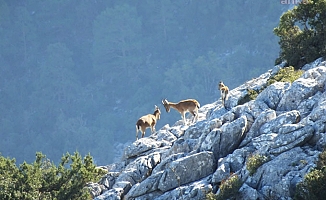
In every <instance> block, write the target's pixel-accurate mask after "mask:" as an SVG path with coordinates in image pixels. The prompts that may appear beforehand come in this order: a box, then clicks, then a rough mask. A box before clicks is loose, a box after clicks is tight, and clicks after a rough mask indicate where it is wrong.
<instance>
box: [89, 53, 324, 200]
mask: <svg viewBox="0 0 326 200" xmlns="http://www.w3.org/2000/svg"><path fill="white" fill-rule="evenodd" d="M282 67H283V65H277V66H275V67H274V68H273V69H272V70H269V71H268V72H266V73H264V74H262V75H261V76H260V77H258V78H256V79H253V80H250V81H248V82H246V83H244V84H243V85H241V86H239V87H237V88H235V89H233V90H231V91H230V97H229V99H228V101H227V107H229V108H230V109H229V110H227V109H225V108H223V106H222V104H221V101H220V100H218V101H217V102H214V103H212V104H207V105H204V106H202V107H201V108H200V110H199V120H198V122H197V123H195V124H192V125H190V126H185V125H183V124H182V121H181V120H180V121H178V122H176V123H175V124H174V125H173V126H171V127H170V126H169V125H165V126H164V127H162V128H161V129H160V130H158V131H157V132H156V133H154V134H152V135H151V136H149V137H146V138H142V139H139V140H138V141H135V142H133V143H132V144H130V145H129V146H127V147H126V148H125V149H124V154H123V157H122V159H121V161H120V162H116V163H114V164H111V165H109V166H106V167H105V168H106V169H108V173H107V174H106V175H105V176H104V177H103V178H102V180H100V181H99V182H98V183H90V184H89V188H90V189H91V191H92V195H93V197H94V199H97V200H100V199H110V200H111V199H112V200H115V199H135V200H150V199H158V200H167V199H198V200H199V199H205V197H206V194H207V193H209V192H214V193H216V192H219V191H218V189H219V188H218V186H219V185H220V183H221V182H222V181H223V180H225V179H227V178H228V177H229V176H230V174H237V175H238V177H239V178H240V179H241V181H242V182H243V184H242V187H241V188H240V190H239V195H238V196H237V199H292V197H293V195H294V192H295V186H296V184H297V183H299V182H301V181H302V180H303V177H304V175H305V174H307V173H308V172H309V171H310V170H311V169H312V168H313V167H315V163H316V161H317V159H318V155H319V153H320V152H321V151H322V149H323V147H324V146H325V145H326V133H325V131H326V128H325V126H326V123H325V122H326V92H325V84H326V62H325V61H324V62H323V60H322V59H321V58H320V59H317V60H316V61H315V62H313V63H311V64H307V65H305V66H304V67H303V70H304V73H303V75H302V76H301V77H300V78H299V79H297V80H296V81H294V82H293V83H292V84H291V83H289V82H276V83H274V84H272V85H270V86H268V87H266V85H267V81H268V79H269V78H270V77H271V76H273V75H275V74H276V73H277V72H278V71H279V70H280V69H281V68H282ZM265 87H266V88H265ZM262 88H264V90H263V91H262V92H261V93H260V94H259V95H258V96H257V98H256V99H255V100H251V101H249V102H247V103H244V104H243V105H238V102H239V101H240V100H241V99H243V98H244V97H245V96H246V94H247V91H248V89H254V90H259V89H262ZM253 154H258V155H263V156H266V158H268V160H267V161H266V162H265V163H264V164H263V165H261V166H260V167H259V168H258V169H257V171H256V172H255V173H254V174H253V175H249V172H248V170H247V168H246V164H247V159H248V156H250V155H253Z"/></svg>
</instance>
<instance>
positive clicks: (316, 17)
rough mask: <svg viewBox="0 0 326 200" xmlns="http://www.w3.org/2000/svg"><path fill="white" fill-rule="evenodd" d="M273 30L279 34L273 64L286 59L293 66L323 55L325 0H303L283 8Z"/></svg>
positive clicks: (325, 26) (325, 35)
mask: <svg viewBox="0 0 326 200" xmlns="http://www.w3.org/2000/svg"><path fill="white" fill-rule="evenodd" d="M274 34H276V35H277V36H279V37H280V41H279V44H280V47H281V51H280V55H279V58H277V59H276V64H279V63H280V62H281V61H284V60H286V61H287V63H288V64H289V65H292V66H294V67H295V68H296V69H299V68H301V67H302V66H303V65H304V64H306V63H309V62H312V61H314V60H315V59H317V58H319V57H321V56H325V55H326V0H303V1H302V2H301V3H300V4H299V5H298V6H295V7H294V8H293V9H292V10H288V11H287V12H285V13H284V14H283V15H282V16H281V19H280V23H279V25H278V26H277V27H276V28H275V29H274Z"/></svg>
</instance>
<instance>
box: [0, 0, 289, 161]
mask: <svg viewBox="0 0 326 200" xmlns="http://www.w3.org/2000/svg"><path fill="white" fill-rule="evenodd" d="M289 7H291V5H282V4H281V3H280V1H277V0H276V1H261V0H231V1H225V0H205V1H197V0H155V1H153V0H138V1H135V0H53V1H44V0H28V1H22V0H0V38H1V39H0V114H1V118H0V152H1V154H2V155H3V156H5V157H7V156H9V157H15V158H16V160H17V162H18V163H21V162H23V161H24V160H26V161H27V162H32V161H34V159H35V152H36V151H41V152H42V153H44V154H46V155H47V157H48V158H50V159H51V160H53V161H55V162H57V161H59V159H60V158H61V156H62V155H63V154H64V153H65V152H67V151H68V152H74V151H76V150H77V151H79V152H80V153H81V154H82V155H85V154H87V153H88V152H90V153H91V155H92V156H93V157H94V159H95V161H96V163H97V164H98V165H105V164H109V163H110V162H112V161H113V157H114V148H115V145H114V144H117V143H125V142H132V141H134V140H135V123H136V121H137V119H138V118H139V117H140V116H142V115H145V114H148V113H152V112H153V110H154V105H155V104H156V105H159V106H160V107H161V111H162V115H161V120H160V121H159V122H158V124H157V127H156V129H160V128H161V127H162V126H164V125H165V124H167V123H168V124H170V125H172V124H174V122H175V121H176V120H179V119H180V115H179V113H177V112H176V111H174V110H172V111H171V112H170V113H169V114H167V113H166V112H165V110H164V109H163V106H162V105H161V100H162V98H168V100H169V101H173V102H177V101H179V100H182V99H186V98H196V99H197V100H198V101H199V102H200V103H201V105H204V104H207V103H211V102H214V101H216V100H217V99H218V98H219V97H220V94H219V92H218V91H217V83H218V81H220V80H223V81H224V83H225V84H227V85H228V86H229V87H230V89H232V88H234V87H236V86H238V85H239V84H242V83H243V82H244V81H246V80H250V79H251V78H253V77H256V76H259V75H260V74H261V73H264V72H266V71H267V70H268V69H270V68H272V67H273V66H274V60H275V59H276V58H277V56H278V53H279V46H278V43H277V42H278V38H277V37H276V36H274V35H273V32H272V31H273V28H274V27H276V26H277V24H278V22H279V18H280V16H281V14H282V13H283V12H284V11H286V10H287V9H288V8H289ZM149 133H150V130H147V134H146V136H148V135H149Z"/></svg>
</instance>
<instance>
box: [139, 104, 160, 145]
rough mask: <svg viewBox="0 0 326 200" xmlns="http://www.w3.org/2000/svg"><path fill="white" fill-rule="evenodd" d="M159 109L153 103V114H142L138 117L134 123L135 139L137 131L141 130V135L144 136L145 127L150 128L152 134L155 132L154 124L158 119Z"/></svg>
mask: <svg viewBox="0 0 326 200" xmlns="http://www.w3.org/2000/svg"><path fill="white" fill-rule="evenodd" d="M160 115H161V111H160V109H159V108H158V107H157V106H156V105H155V111H154V113H153V114H148V115H144V116H142V117H141V118H139V119H138V121H137V123H136V139H137V140H138V131H141V132H142V135H141V137H142V138H143V137H144V136H145V131H146V128H149V127H150V128H151V131H152V134H153V133H154V132H155V125H156V122H157V120H159V119H160Z"/></svg>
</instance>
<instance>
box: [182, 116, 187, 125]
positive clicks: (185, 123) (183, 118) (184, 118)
mask: <svg viewBox="0 0 326 200" xmlns="http://www.w3.org/2000/svg"><path fill="white" fill-rule="evenodd" d="M181 117H182V120H183V124H184V125H187V120H186V113H182V114H181Z"/></svg>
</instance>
